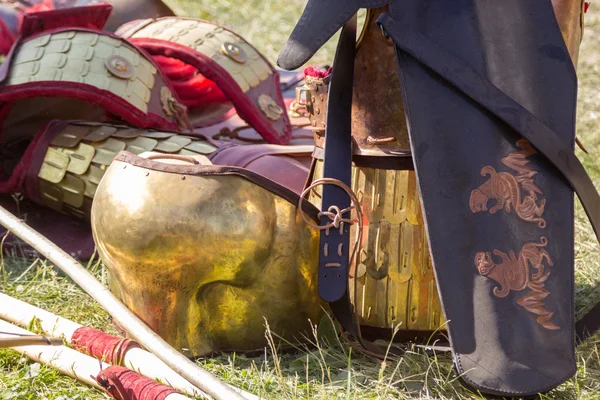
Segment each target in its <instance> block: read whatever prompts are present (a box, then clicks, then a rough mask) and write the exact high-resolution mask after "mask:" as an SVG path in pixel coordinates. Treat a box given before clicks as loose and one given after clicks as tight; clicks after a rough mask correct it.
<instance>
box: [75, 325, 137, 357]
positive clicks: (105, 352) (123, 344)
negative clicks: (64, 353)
mask: <svg viewBox="0 0 600 400" xmlns="http://www.w3.org/2000/svg"><path fill="white" fill-rule="evenodd" d="M71 344H72V345H73V346H75V347H77V348H78V349H79V350H80V351H83V352H85V353H86V354H88V355H90V356H92V357H95V358H98V359H100V360H102V361H104V362H106V363H108V364H113V365H120V364H121V363H122V362H123V357H124V356H125V353H126V352H127V351H128V350H129V349H133V348H140V345H139V344H137V343H136V342H134V341H133V340H129V339H123V338H120V337H116V336H113V335H109V334H108V333H104V332H102V331H100V330H98V329H94V328H90V327H87V326H83V327H81V328H79V329H77V330H76V331H75V332H74V333H73V337H72V338H71Z"/></svg>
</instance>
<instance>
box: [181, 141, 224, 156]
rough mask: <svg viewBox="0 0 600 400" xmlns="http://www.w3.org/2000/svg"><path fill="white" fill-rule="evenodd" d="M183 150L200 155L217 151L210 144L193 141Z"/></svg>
mask: <svg viewBox="0 0 600 400" xmlns="http://www.w3.org/2000/svg"><path fill="white" fill-rule="evenodd" d="M184 149H186V150H191V151H193V152H195V153H200V154H211V153H214V152H215V151H216V150H217V148H216V147H215V146H213V145H212V144H210V142H208V141H206V140H198V141H193V142H192V143H190V144H188V145H187V146H185V147H184Z"/></svg>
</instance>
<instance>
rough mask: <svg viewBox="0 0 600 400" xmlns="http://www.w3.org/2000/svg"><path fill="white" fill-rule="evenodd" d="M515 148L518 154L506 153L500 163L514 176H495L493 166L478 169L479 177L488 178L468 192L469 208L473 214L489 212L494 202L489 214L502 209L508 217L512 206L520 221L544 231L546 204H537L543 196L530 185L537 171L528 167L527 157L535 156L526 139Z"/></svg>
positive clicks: (537, 188)
mask: <svg viewBox="0 0 600 400" xmlns="http://www.w3.org/2000/svg"><path fill="white" fill-rule="evenodd" d="M516 144H517V147H519V148H520V149H521V150H520V151H513V152H511V153H509V154H508V156H506V157H504V158H502V160H501V161H502V163H503V164H504V165H506V166H507V167H509V168H511V169H512V170H514V171H516V172H517V174H516V175H513V174H510V173H508V172H497V171H496V170H495V169H494V168H493V167H492V166H490V165H486V166H485V167H483V168H482V169H481V175H482V176H486V175H489V176H490V178H489V180H488V181H487V182H485V183H483V184H482V185H481V186H479V187H478V188H477V189H475V190H473V191H472V192H471V198H470V199H469V206H470V207H471V211H472V212H473V213H477V212H481V211H488V203H489V201H490V200H491V199H493V200H495V201H496V204H494V205H493V206H492V207H491V208H490V209H489V212H490V214H495V213H496V212H498V211H499V210H501V209H502V208H504V211H505V212H507V213H509V212H510V211H511V206H512V208H513V209H514V210H515V212H516V213H517V215H518V216H519V217H520V218H521V219H523V220H524V221H529V222H537V223H538V226H539V227H540V228H545V227H546V221H545V220H544V219H543V218H541V216H542V214H543V212H544V207H545V205H546V200H545V199H540V200H539V202H538V195H543V193H542V190H541V189H540V188H539V187H537V186H536V185H535V183H534V182H533V177H534V176H535V175H536V174H537V171H535V170H534V169H533V168H531V167H529V166H527V164H528V163H529V160H528V159H527V157H529V156H530V155H533V154H536V153H537V152H536V151H535V150H534V149H533V147H531V144H530V143H529V142H528V141H527V140H525V139H521V140H519V141H518V142H517V143H516ZM522 191H524V192H526V193H528V194H526V195H525V197H524V198H521V192H522Z"/></svg>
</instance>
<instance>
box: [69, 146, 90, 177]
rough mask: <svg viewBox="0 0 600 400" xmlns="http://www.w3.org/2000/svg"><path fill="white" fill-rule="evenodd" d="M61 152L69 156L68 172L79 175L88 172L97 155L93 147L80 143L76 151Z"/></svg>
mask: <svg viewBox="0 0 600 400" xmlns="http://www.w3.org/2000/svg"><path fill="white" fill-rule="evenodd" d="M61 151H62V152H63V153H65V154H67V155H68V156H69V166H68V167H67V171H68V172H71V173H73V174H77V175H82V174H84V173H85V171H87V169H88V168H89V166H90V163H91V162H92V159H93V158H94V154H95V153H96V150H95V149H94V148H93V147H92V146H90V145H87V144H84V143H79V145H78V146H77V147H75V148H74V149H70V148H62V149H61Z"/></svg>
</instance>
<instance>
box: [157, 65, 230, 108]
mask: <svg viewBox="0 0 600 400" xmlns="http://www.w3.org/2000/svg"><path fill="white" fill-rule="evenodd" d="M152 59H153V60H154V62H155V63H156V64H157V65H158V67H159V69H160V70H161V71H162V73H163V74H165V76H166V77H167V78H168V79H169V81H170V82H171V84H172V85H173V89H174V90H175V92H176V93H177V96H178V97H179V99H181V102H182V103H183V105H185V106H186V107H188V108H195V107H202V106H206V105H209V104H213V103H227V102H228V101H229V99H228V98H227V96H225V94H224V93H223V91H222V90H221V89H220V88H219V87H218V86H217V84H216V83H214V82H213V81H211V80H210V79H206V78H205V77H204V75H202V74H201V73H200V72H198V69H196V68H195V67H192V66H191V65H189V64H186V63H184V62H183V61H181V60H179V59H176V58H172V57H165V56H160V55H154V56H152Z"/></svg>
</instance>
